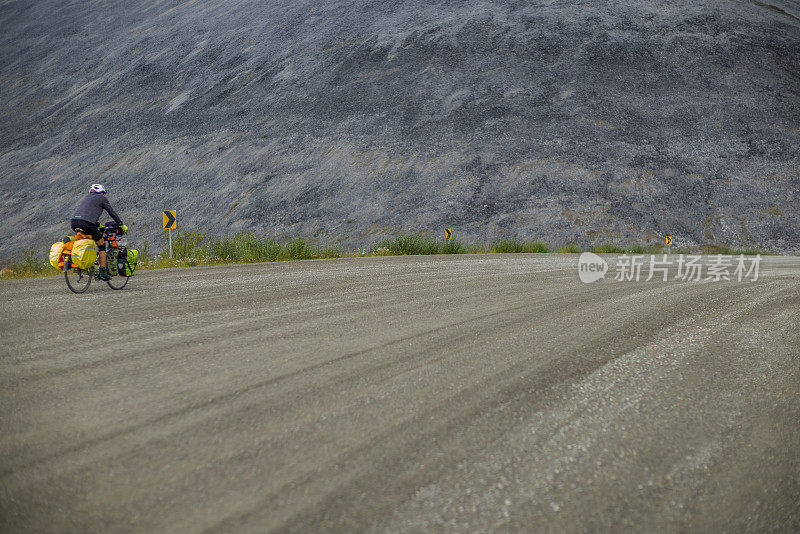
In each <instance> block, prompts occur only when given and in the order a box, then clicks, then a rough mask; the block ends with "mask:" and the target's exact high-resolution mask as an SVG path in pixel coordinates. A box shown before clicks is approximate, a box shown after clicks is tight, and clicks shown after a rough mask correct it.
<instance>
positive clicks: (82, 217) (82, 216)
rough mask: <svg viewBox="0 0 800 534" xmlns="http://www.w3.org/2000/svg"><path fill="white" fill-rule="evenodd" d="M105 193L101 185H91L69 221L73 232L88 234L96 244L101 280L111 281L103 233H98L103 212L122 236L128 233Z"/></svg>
mask: <svg viewBox="0 0 800 534" xmlns="http://www.w3.org/2000/svg"><path fill="white" fill-rule="evenodd" d="M106 193H107V191H106V188H105V187H103V186H102V185H100V184H92V186H91V187H90V188H89V194H88V195H86V196H85V197H83V200H81V201H80V203H79V204H78V207H77V208H75V215H73V216H72V220H71V221H70V223H71V224H72V229H73V230H75V231H76V232H77V231H80V232H81V233H84V234H89V235H91V236H92V239H94V240H95V241H96V242H97V251H98V254H97V256H98V258H99V260H100V279H101V280H110V279H111V276H109V274H108V269H107V268H106V243H105V241H104V240H103V233H102V232H101V231H100V224H99V221H100V216H101V215H102V214H103V210H106V212H107V213H108V214H109V215H110V216H111V218H112V219H114V221H115V222H116V223H117V224H118V225H119V227H120V228H121V229H122V233H123V234H124V233H126V232H127V231H128V227H127V226H125V225H124V224H122V219H120V217H119V215H117V212H116V211H114V208H112V207H111V203H110V202H109V201H108V198H107V197H106V196H105V195H106Z"/></svg>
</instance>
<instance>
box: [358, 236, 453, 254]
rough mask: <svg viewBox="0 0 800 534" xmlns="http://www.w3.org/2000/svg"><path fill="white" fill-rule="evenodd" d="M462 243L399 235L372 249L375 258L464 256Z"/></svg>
mask: <svg viewBox="0 0 800 534" xmlns="http://www.w3.org/2000/svg"><path fill="white" fill-rule="evenodd" d="M465 252H467V249H466V247H465V246H464V244H463V243H461V242H460V241H458V240H457V239H450V240H437V239H436V238H434V237H431V236H429V235H427V234H404V233H400V234H398V236H397V237H395V238H394V239H384V240H383V241H381V242H380V243H378V244H377V245H375V247H374V248H373V253H374V254H375V255H377V256H406V255H417V254H464V253H465Z"/></svg>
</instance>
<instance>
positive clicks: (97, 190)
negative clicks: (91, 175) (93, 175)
mask: <svg viewBox="0 0 800 534" xmlns="http://www.w3.org/2000/svg"><path fill="white" fill-rule="evenodd" d="M89 192H90V193H97V194H98V195H105V194H106V193H107V192H108V191H106V188H105V187H103V186H102V185H100V184H92V187H90V188H89Z"/></svg>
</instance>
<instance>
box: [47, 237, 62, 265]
mask: <svg viewBox="0 0 800 534" xmlns="http://www.w3.org/2000/svg"><path fill="white" fill-rule="evenodd" d="M62 250H64V242H63V241H59V242H58V243H53V246H52V247H50V265H52V266H53V268H54V269H58V270H59V271H60V270H61V269H60V268H59V266H58V260H59V258H61V251H62Z"/></svg>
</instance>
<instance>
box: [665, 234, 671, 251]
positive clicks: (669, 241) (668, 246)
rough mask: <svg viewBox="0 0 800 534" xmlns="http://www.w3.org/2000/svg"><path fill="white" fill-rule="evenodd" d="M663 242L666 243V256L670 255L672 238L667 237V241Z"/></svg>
mask: <svg viewBox="0 0 800 534" xmlns="http://www.w3.org/2000/svg"><path fill="white" fill-rule="evenodd" d="M665 242H666V243H667V254H671V253H672V236H671V235H668V236H667V239H666V240H665Z"/></svg>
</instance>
